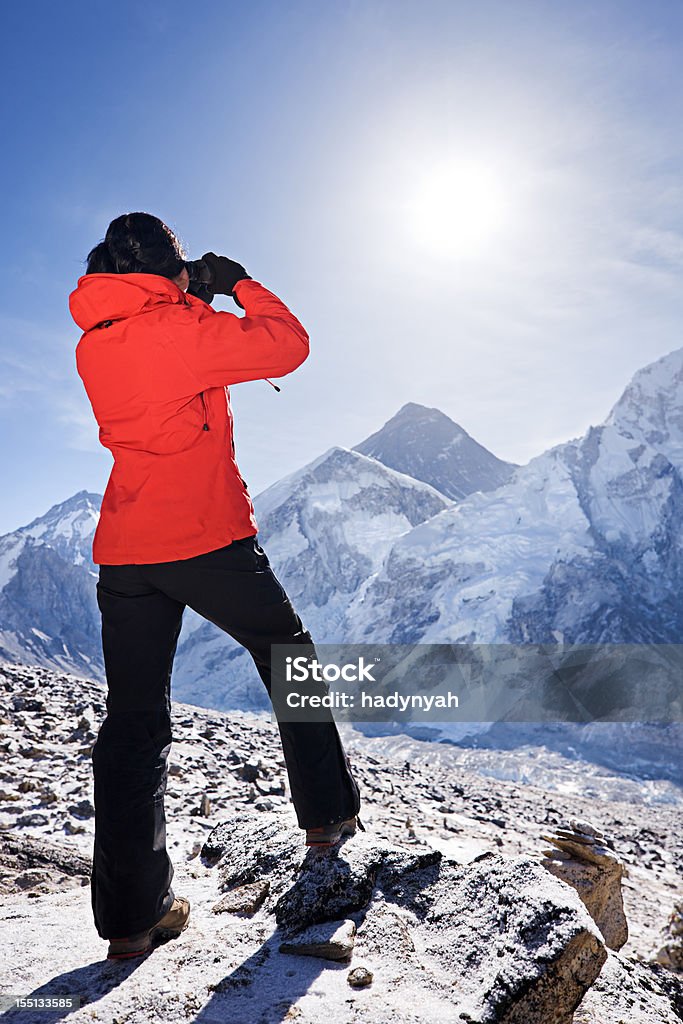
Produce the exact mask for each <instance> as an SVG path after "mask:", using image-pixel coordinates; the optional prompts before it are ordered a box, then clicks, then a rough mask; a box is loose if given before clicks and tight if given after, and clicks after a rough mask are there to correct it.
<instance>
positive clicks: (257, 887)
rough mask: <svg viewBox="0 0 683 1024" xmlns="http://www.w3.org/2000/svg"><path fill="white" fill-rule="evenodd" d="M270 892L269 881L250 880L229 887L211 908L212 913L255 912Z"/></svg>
mask: <svg viewBox="0 0 683 1024" xmlns="http://www.w3.org/2000/svg"><path fill="white" fill-rule="evenodd" d="M269 892H270V882H268V881H267V880H266V881H259V882H251V883H249V884H248V885H240V886H238V888H237V889H231V890H230V892H228V893H226V894H225V896H224V897H223V898H222V899H221V900H219V901H218V903H216V904H215V905H214V906H213V907H212V908H211V909H212V910H213V912H214V914H225V913H228V914H255V913H256V911H257V910H258V908H259V907H260V906H261V904H262V903H263V901H264V900H265V898H266V896H267V895H268V893H269Z"/></svg>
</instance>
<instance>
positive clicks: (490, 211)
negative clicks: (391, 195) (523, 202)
mask: <svg viewBox="0 0 683 1024" xmlns="http://www.w3.org/2000/svg"><path fill="white" fill-rule="evenodd" d="M506 200H507V197H506V192H505V188H504V187H503V183H502V181H501V179H500V177H499V176H498V175H497V174H496V173H495V171H494V170H493V169H492V168H490V167H487V166H486V165H483V164H477V163H468V162H464V161H447V162H444V163H441V164H438V165H435V166H433V167H431V168H430V169H429V170H428V171H427V172H426V173H425V174H424V175H423V177H422V179H421V180H420V181H419V183H418V187H417V190H416V192H415V195H414V198H413V201H412V202H411V203H410V204H409V208H410V214H409V215H410V217H411V220H412V228H413V232H414V235H415V237H416V239H417V241H418V242H419V243H421V244H422V245H424V246H425V247H426V248H428V249H429V250H430V251H432V252H434V253H435V254H443V255H450V256H455V257H458V258H463V259H467V258H468V257H471V256H476V255H479V254H481V253H482V252H484V251H485V250H486V249H487V247H488V246H489V245H490V244H491V243H492V242H493V241H495V239H496V237H497V236H498V235H499V234H500V232H501V231H502V229H503V227H504V225H505V221H506V219H507V213H508V203H507V201H506Z"/></svg>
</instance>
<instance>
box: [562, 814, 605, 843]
mask: <svg viewBox="0 0 683 1024" xmlns="http://www.w3.org/2000/svg"><path fill="white" fill-rule="evenodd" d="M569 827H570V828H571V829H572V831H573V832H583V834H584V835H585V836H595V838H596V839H603V838H604V833H602V832H601V831H600V829H599V828H596V827H595V825H591V823H590V822H589V821H580V820H579V818H570V819H569Z"/></svg>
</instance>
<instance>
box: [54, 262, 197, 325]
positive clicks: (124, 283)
mask: <svg viewBox="0 0 683 1024" xmlns="http://www.w3.org/2000/svg"><path fill="white" fill-rule="evenodd" d="M169 302H171V303H180V304H181V305H190V303H189V301H188V299H187V297H186V295H185V292H184V291H183V290H182V288H179V287H178V285H177V284H174V283H173V281H171V280H170V279H169V278H168V277H161V276H160V275H159V274H84V275H83V277H79V279H78V284H77V287H76V288H75V289H74V291H72V292H71V294H70V295H69V310H70V312H71V316H72V317H73V319H74V320H75V322H76V324H77V325H78V326H79V327H80V328H81V330H82V331H90V330H92V328H93V327H95V325H96V324H99V323H101V322H102V321H103V320H124V319H125V318H126V317H129V316H134V315H135V314H136V313H141V312H142V311H143V310H147V309H152V308H153V307H154V306H159V305H165V304H166V303H169Z"/></svg>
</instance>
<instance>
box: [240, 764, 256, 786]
mask: <svg viewBox="0 0 683 1024" xmlns="http://www.w3.org/2000/svg"><path fill="white" fill-rule="evenodd" d="M259 771H260V762H256V761H245V762H244V763H243V764H241V765H240V767H239V768H238V769H237V775H238V776H239V778H240V779H242V780H243V781H244V782H256V780H257V778H258V776H259Z"/></svg>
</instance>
